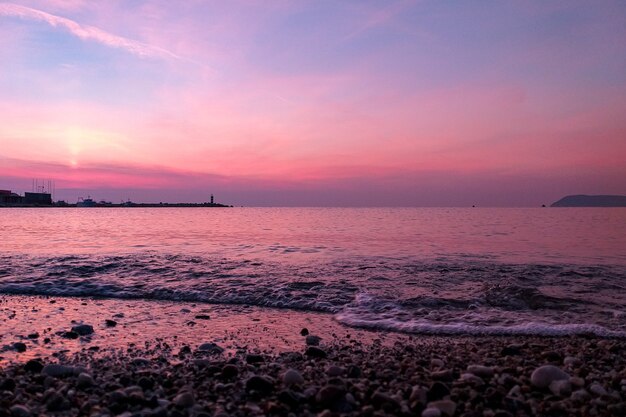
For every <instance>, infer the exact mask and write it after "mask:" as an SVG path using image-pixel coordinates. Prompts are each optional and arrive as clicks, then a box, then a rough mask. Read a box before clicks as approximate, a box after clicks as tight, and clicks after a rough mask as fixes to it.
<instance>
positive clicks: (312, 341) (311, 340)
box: [305, 335, 322, 346]
mask: <svg viewBox="0 0 626 417" xmlns="http://www.w3.org/2000/svg"><path fill="white" fill-rule="evenodd" d="M321 341H322V338H321V337H319V336H313V335H309V336H307V337H306V339H305V342H306V344H307V346H319V344H320V342H321Z"/></svg>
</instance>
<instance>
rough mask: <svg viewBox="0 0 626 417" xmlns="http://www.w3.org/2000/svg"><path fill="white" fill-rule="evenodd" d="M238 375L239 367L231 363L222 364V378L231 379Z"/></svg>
mask: <svg viewBox="0 0 626 417" xmlns="http://www.w3.org/2000/svg"><path fill="white" fill-rule="evenodd" d="M237 375H239V369H238V368H237V367H236V366H235V365H232V364H228V365H224V367H223V368H222V378H226V379H231V378H235V377H236V376H237Z"/></svg>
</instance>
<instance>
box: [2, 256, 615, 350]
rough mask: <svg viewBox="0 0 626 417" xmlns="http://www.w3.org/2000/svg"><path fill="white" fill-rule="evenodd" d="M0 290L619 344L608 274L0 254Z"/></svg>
mask: <svg viewBox="0 0 626 417" xmlns="http://www.w3.org/2000/svg"><path fill="white" fill-rule="evenodd" d="M0 265H2V267H0V293H4V294H22V295H44V296H67V297H106V298H120V299H138V300H168V301H181V302H205V303H214V304H239V305H252V306H260V307H272V308H285V309H296V310H305V311H313V312H323V313H332V314H335V317H336V319H337V320H338V321H339V322H341V323H344V324H346V325H349V326H358V327H367V328H371V329H380V330H389V331H401V332H409V333H429V334H494V335H495V334H520V335H523V334H533V335H572V334H593V335H597V336H603V337H624V332H626V321H625V320H624V318H625V317H626V311H624V305H626V291H624V282H626V271H625V270H624V268H623V267H619V266H606V265H603V266H593V265H592V266H576V267H573V266H571V265H516V264H502V263H497V262H493V261H490V260H483V261H475V260H472V261H458V259H457V260H454V261H447V260H445V259H439V260H437V261H424V260H419V259H413V258H384V257H360V258H347V259H332V260H328V261H324V262H315V263H308V264H295V265H294V264H289V263H281V262H270V261H268V260H259V259H240V258H224V257H209V256H207V257H202V256H187V255H181V254H161V253H156V252H143V253H133V254H120V255H114V256H90V255H71V256H58V257H32V256H27V255H19V256H12V255H11V256H9V255H0Z"/></svg>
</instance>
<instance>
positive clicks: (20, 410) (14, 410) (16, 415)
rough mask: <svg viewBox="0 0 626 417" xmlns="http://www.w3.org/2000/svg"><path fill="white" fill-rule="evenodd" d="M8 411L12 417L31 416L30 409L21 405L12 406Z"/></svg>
mask: <svg viewBox="0 0 626 417" xmlns="http://www.w3.org/2000/svg"><path fill="white" fill-rule="evenodd" d="M10 411H11V415H12V416H13V417H31V416H32V413H31V412H30V409H29V408H28V407H26V406H25V405H21V404H18V405H14V406H13V407H11V409H10Z"/></svg>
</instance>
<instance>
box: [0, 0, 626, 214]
mask: <svg viewBox="0 0 626 417" xmlns="http://www.w3.org/2000/svg"><path fill="white" fill-rule="evenodd" d="M624 45H626V5H625V4H624V3H623V2H620V1H615V2H611V1H603V2H575V1H563V2H550V3H549V4H546V3H545V2H525V3H524V4H521V3H520V4H505V3H493V4H491V3H490V5H489V6H487V5H486V4H485V3H484V2H465V3H462V4H459V3H451V4H444V3H442V2H438V1H396V2H380V1H354V2H350V1H346V2H331V1H328V2H326V1H310V2H306V1H294V2H286V1H276V2H252V1H232V2H231V1H229V2H208V1H186V2H184V3H174V2H170V1H165V0H161V1H143V2H142V1H139V2H132V3H129V2H125V1H122V0H118V1H107V2H89V1H82V0H67V1H62V0H54V1H50V0H46V1H43V0H42V1H36V0H32V1H15V2H0V118H1V119H0V122H1V123H0V189H3V188H7V189H13V190H15V191H19V192H22V191H27V190H30V187H31V181H32V178H46V179H48V178H49V179H54V180H55V181H56V186H57V196H56V197H58V198H63V199H67V200H68V201H70V202H73V201H75V200H76V199H77V198H78V197H79V196H86V195H87V194H89V195H91V196H92V197H94V198H97V199H110V200H113V201H119V200H120V199H126V198H131V199H132V200H134V201H172V202H174V201H206V200H207V199H208V197H207V196H208V194H210V193H215V194H216V195H218V197H219V199H220V200H221V201H224V202H228V203H232V204H236V205H331V206H332V205H349V206H353V205H428V206H430V205H452V206H458V205H461V206H463V205H468V204H479V205H504V206H506V205H531V206H532V205H539V204H542V203H546V204H548V203H551V202H552V201H554V200H556V199H558V198H560V197H562V196H563V195H565V194H572V193H588V194H626V163H624V159H625V157H626V117H624V114H626V53H625V52H624Z"/></svg>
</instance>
